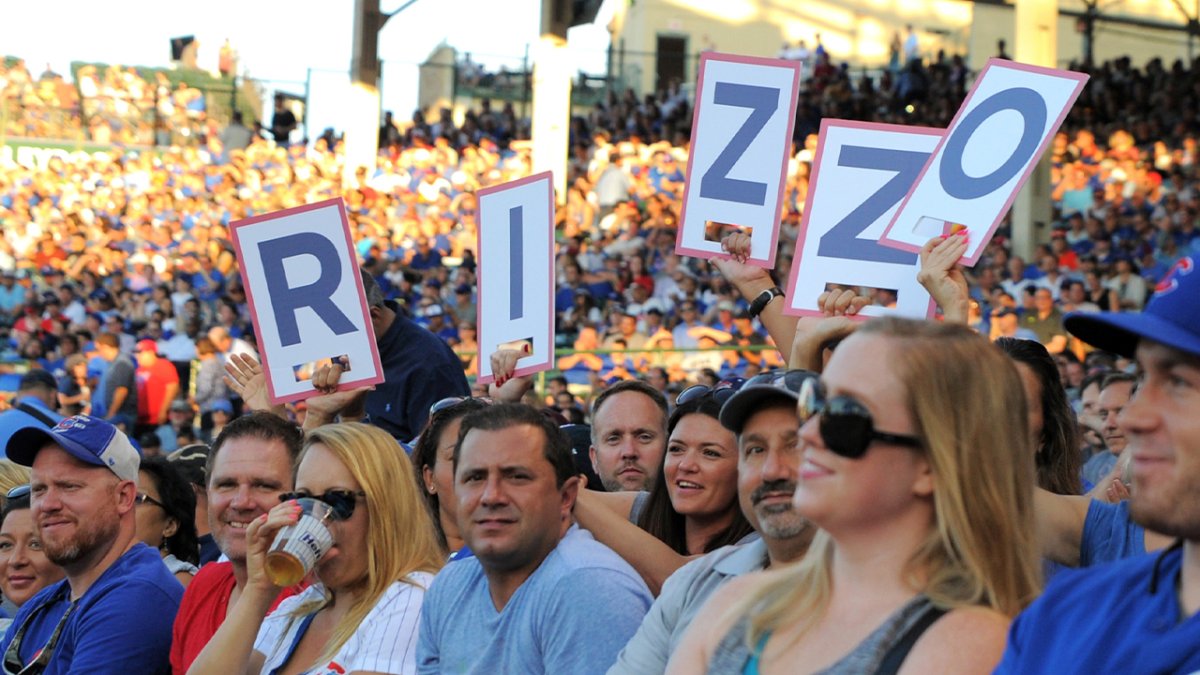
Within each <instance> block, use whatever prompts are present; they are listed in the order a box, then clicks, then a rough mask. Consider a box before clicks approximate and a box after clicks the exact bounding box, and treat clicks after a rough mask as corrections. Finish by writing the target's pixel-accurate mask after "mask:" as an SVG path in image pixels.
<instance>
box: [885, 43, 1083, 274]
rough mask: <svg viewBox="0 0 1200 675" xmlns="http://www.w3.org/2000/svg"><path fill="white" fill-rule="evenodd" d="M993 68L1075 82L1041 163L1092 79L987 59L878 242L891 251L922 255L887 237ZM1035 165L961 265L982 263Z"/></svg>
mask: <svg viewBox="0 0 1200 675" xmlns="http://www.w3.org/2000/svg"><path fill="white" fill-rule="evenodd" d="M992 66H995V67H997V68H1007V69H1009V70H1024V71H1026V72H1030V73H1038V74H1039V75H1049V76H1052V77H1058V78H1062V79H1067V80H1075V91H1074V92H1072V93H1071V95H1070V96H1069V97H1068V99H1067V105H1066V107H1064V108H1063V110H1062V112H1061V113H1059V115H1058V119H1056V120H1055V121H1054V124H1053V125H1051V127H1050V133H1049V134H1047V135H1046V138H1044V139H1042V144H1041V145H1039V146H1038V149H1037V152H1036V153H1035V156H1036V157H1038V158H1039V161H1040V158H1041V156H1042V155H1043V154H1045V152H1046V148H1048V147H1049V146H1050V143H1051V142H1052V141H1053V140H1054V135H1055V134H1056V133H1058V130H1059V128H1060V127H1062V123H1063V120H1065V119H1066V118H1067V113H1069V112H1071V108H1072V107H1074V106H1075V101H1076V100H1078V98H1079V93H1080V92H1081V91H1083V86H1084V85H1085V84H1087V81H1088V78H1089V77H1090V76H1089V75H1087V74H1086V73H1076V72H1074V71H1070V70H1060V69H1058V68H1046V67H1043V66H1034V65H1030V64H1028V63H1017V62H1016V61H1009V60H1006V59H1000V58H996V57H994V56H993V57H992V58H990V59H988V62H987V65H985V66H984V67H983V70H981V71H979V77H977V78H975V85H974V86H972V87H971V91H970V93H968V94H967V97H966V98H965V99H963V102H962V105H961V106H959V107H958V112H956V113H954V119H952V120H950V126H949V127H948V128H947V129H946V136H945V138H943V139H942V141H941V142H940V143H938V146H937V147H936V148H934V149H933V154H931V155H929V161H928V162H926V163H925V167H924V168H923V169H921V174H920V175H919V176H917V180H916V182H915V183H913V189H912V190H909V191H908V194H907V195H905V196H904V201H902V202H900V208H898V209H896V215H895V216H892V222H890V223H888V226H887V228H885V229H884V231H883V237H882V238H881V239H880V240H879V243H880V244H883V245H884V246H888V247H891V248H897V249H900V250H901V251H910V252H912V253H918V252H920V250H921V247H920V246H913V245H912V244H909V243H908V242H903V241H896V240H894V239H889V238H888V235H889V234H891V232H892V227H893V226H894V225H895V224H896V220H897V219H898V218H899V217H900V214H901V212H903V211H904V207H905V206H907V205H908V201H909V199H910V198H912V195H913V193H914V192H916V189H917V186H918V185H920V184H921V181H922V180H924V179H925V172H927V171H929V167H930V166H932V165H933V160H934V159H935V158H936V157H938V155H939V153H941V152H942V148H943V147H944V146H945V145H946V139H948V138H950V133H951V132H953V131H954V129H955V128H956V127H957V126H958V123H959V121H960V120H961V119H962V116H963V111H965V110H966V109H967V106H968V104H969V103H970V102H971V99H972V98H974V97H975V92H976V91H977V90H978V89H979V85H980V83H982V82H983V78H984V76H985V75H987V72H988V70H989V69H991V68H992ZM1036 166H1037V161H1034V162H1030V164H1029V166H1027V167H1025V173H1023V174H1022V175H1021V178H1020V179H1019V180H1018V181H1017V185H1016V189H1015V190H1013V191H1012V194H1010V195H1009V196H1008V201H1006V202H1004V207H1003V208H1001V209H1000V213H999V215H997V216H996V220H995V221H993V222H992V224H991V226H990V227H989V228H988V231H987V234H986V235H985V236H984V237H983V239H982V240H981V241H980V243H979V245H978V247H977V248H976V249H975V255H974V256H963V258H962V260H961V261H960V264H962V265H965V266H967V267H973V266H974V265H975V263H977V262H979V258H980V256H982V255H983V249H984V248H986V246H987V242H989V241H991V239H992V235H993V234H995V233H996V228H998V227H1000V222H1001V221H1003V220H1004V215H1005V214H1006V213H1008V210H1009V209H1010V208H1012V204H1013V202H1014V201H1016V199H1017V193H1018V192H1020V191H1021V188H1022V187H1024V186H1025V182H1026V181H1028V180H1029V175H1030V174H1032V173H1033V169H1034V168H1035V167H1036ZM972 235H974V232H972Z"/></svg>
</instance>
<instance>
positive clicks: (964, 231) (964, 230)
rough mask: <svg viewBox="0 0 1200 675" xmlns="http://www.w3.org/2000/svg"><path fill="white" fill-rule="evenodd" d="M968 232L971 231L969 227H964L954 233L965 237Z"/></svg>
mask: <svg viewBox="0 0 1200 675" xmlns="http://www.w3.org/2000/svg"><path fill="white" fill-rule="evenodd" d="M968 232H970V230H968V229H967V228H965V227H964V228H963V229H961V230H959V231H958V232H955V233H954V234H957V235H958V236H960V237H965V236H967V233H968Z"/></svg>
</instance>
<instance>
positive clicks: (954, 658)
mask: <svg viewBox="0 0 1200 675" xmlns="http://www.w3.org/2000/svg"><path fill="white" fill-rule="evenodd" d="M1011 622H1012V620H1011V619H1010V618H1009V617H1007V616H1005V615H1004V614H1001V613H1000V612H997V611H995V610H993V609H989V608H987V607H979V606H967V607H957V608H954V609H952V610H950V611H948V612H946V614H945V615H944V616H942V617H941V618H940V619H938V620H937V621H935V622H934V623H933V624H932V625H931V626H929V629H928V630H926V631H925V633H924V635H922V636H921V638H920V639H919V640H917V642H916V644H915V645H913V650H912V653H911V654H910V655H909V657H908V659H906V660H905V662H904V667H903V668H902V669H901V672H902V673H927V672H946V673H950V672H953V673H976V672H978V673H990V672H992V670H993V669H995V667H996V665H997V664H999V663H1000V657H1001V656H1003V654H1004V645H1005V641H1006V639H1007V636H1008V627H1009V624H1010V623H1011Z"/></svg>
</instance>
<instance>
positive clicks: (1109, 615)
mask: <svg viewBox="0 0 1200 675" xmlns="http://www.w3.org/2000/svg"><path fill="white" fill-rule="evenodd" d="M1197 298H1200V272H1198V271H1197V270H1196V266H1195V262H1194V260H1193V259H1192V258H1190V257H1189V258H1183V259H1181V260H1180V261H1179V262H1178V263H1177V264H1176V266H1175V268H1174V269H1173V270H1172V272H1171V274H1170V275H1168V277H1167V278H1166V279H1164V280H1163V281H1162V282H1160V283H1159V285H1158V288H1157V289H1156V293H1155V295H1154V297H1153V298H1152V299H1151V300H1150V303H1149V304H1148V305H1147V306H1146V309H1145V312H1144V313H1141V314H1133V313H1110V312H1105V313H1100V314H1072V315H1069V316H1068V317H1067V319H1066V327H1067V330H1069V331H1070V332H1071V333H1072V334H1074V335H1076V336H1077V337H1079V338H1080V339H1083V340H1085V341H1086V342H1088V343H1090V344H1092V345H1095V346H1096V347H1099V348H1101V349H1105V350H1108V351H1112V352H1115V353H1117V354H1120V355H1122V356H1126V357H1135V358H1136V359H1137V363H1138V368H1139V370H1140V371H1141V373H1142V375H1141V377H1142V379H1141V384H1140V385H1139V387H1138V390H1137V392H1136V394H1135V395H1134V397H1133V398H1132V399H1130V401H1129V403H1127V404H1126V405H1125V408H1124V410H1123V411H1122V413H1121V415H1120V417H1119V419H1118V423H1119V424H1120V425H1121V428H1122V429H1123V430H1124V432H1125V436H1126V438H1127V439H1128V443H1129V448H1130V450H1131V454H1132V472H1133V490H1132V498H1131V500H1130V514H1131V516H1132V518H1133V519H1134V521H1136V522H1137V523H1138V524H1140V525H1142V526H1143V527H1145V528H1146V529H1148V530H1153V531H1155V532H1161V533H1163V534H1166V535H1168V536H1173V537H1178V539H1179V541H1178V542H1177V543H1176V544H1175V545H1173V546H1171V547H1169V548H1167V549H1166V550H1164V551H1162V552H1161V553H1154V554H1147V555H1142V556H1136V557H1133V558H1128V559H1126V560H1122V561H1120V562H1116V563H1112V564H1109V565H1103V566H1100V567H1093V568H1089V569H1086V570H1078V571H1067V572H1063V573H1060V574H1059V575H1057V576H1056V577H1055V578H1054V581H1053V582H1052V583H1051V584H1050V586H1049V588H1047V590H1046V592H1045V594H1044V595H1042V597H1041V598H1039V599H1038V600H1037V601H1036V602H1034V603H1033V604H1032V605H1030V606H1029V608H1028V609H1026V610H1025V612H1024V613H1023V614H1021V615H1020V616H1019V617H1017V620H1016V621H1015V622H1014V623H1013V626H1012V629H1011V631H1010V633H1009V639H1008V647H1007V649H1006V651H1005V653H1004V658H1003V660H1002V662H1001V663H1000V667H999V669H998V670H997V672H999V673H1063V672H1096V673H1099V672H1139V673H1190V672H1194V671H1196V670H1198V669H1200V302H1197Z"/></svg>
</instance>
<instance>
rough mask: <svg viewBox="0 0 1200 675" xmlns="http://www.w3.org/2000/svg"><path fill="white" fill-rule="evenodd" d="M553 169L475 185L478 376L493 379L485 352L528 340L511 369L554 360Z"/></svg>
mask: <svg viewBox="0 0 1200 675" xmlns="http://www.w3.org/2000/svg"><path fill="white" fill-rule="evenodd" d="M552 183H553V175H552V174H551V173H550V172H549V171H546V172H543V173H539V174H536V175H533V176H529V177H527V178H522V179H520V180H515V181H512V182H509V183H505V184H503V185H497V186H495V187H489V188H484V189H482V190H480V191H479V193H478V197H479V232H478V235H479V240H478V243H479V279H478V282H479V309H478V312H479V381H480V382H484V383H490V382H492V381H494V379H495V378H494V376H493V375H492V364H491V360H490V358H489V357H490V355H491V353H492V352H494V351H496V350H497V349H499V348H501V347H516V348H520V346H521V345H524V344H529V345H530V347H531V350H530V354H529V356H526V357H524V358H522V359H521V360H520V361H518V367H517V370H516V372H515V373H514V374H515V375H516V376H518V377H519V376H523V375H529V374H531V373H536V372H538V371H542V370H549V369H550V368H551V367H552V366H553V364H554V188H553V185H552Z"/></svg>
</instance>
